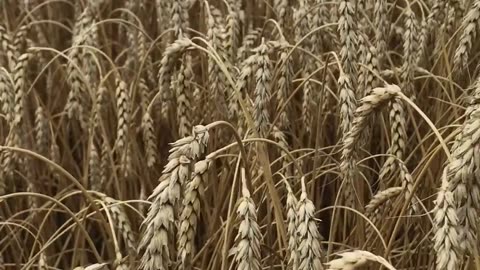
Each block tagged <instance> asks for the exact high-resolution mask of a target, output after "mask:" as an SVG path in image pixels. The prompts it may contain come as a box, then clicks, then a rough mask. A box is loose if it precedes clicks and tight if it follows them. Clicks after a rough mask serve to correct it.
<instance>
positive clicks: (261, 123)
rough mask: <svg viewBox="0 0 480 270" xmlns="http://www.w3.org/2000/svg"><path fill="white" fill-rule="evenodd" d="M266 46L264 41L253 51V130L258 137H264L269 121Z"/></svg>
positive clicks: (269, 69)
mask: <svg viewBox="0 0 480 270" xmlns="http://www.w3.org/2000/svg"><path fill="white" fill-rule="evenodd" d="M268 51H269V50H268V46H267V44H266V43H265V41H264V40H262V43H261V44H260V46H258V47H257V48H255V49H254V52H255V61H256V65H257V67H258V69H257V70H256V74H255V77H256V86H255V93H254V96H255V105H254V110H255V114H254V120H255V128H256V129H257V132H258V133H259V134H260V136H266V133H267V131H268V128H269V124H270V120H269V113H268V101H269V96H270V94H269V93H270V80H271V63H270V59H269V57H268Z"/></svg>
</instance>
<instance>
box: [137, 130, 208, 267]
mask: <svg viewBox="0 0 480 270" xmlns="http://www.w3.org/2000/svg"><path fill="white" fill-rule="evenodd" d="M208 138H209V136H208V130H207V128H206V127H204V126H200V125H199V126H195V127H194V128H193V135H192V136H189V137H185V138H182V139H180V140H177V141H176V142H174V143H172V144H171V146H172V149H170V155H169V156H168V160H169V162H168V163H167V165H165V167H164V170H163V171H162V176H161V177H160V183H159V184H158V186H157V187H156V188H155V189H154V191H153V193H152V194H151V195H150V197H149V200H153V203H152V205H151V206H150V208H149V210H148V214H147V217H146V218H145V220H144V221H143V223H142V226H143V227H144V232H143V234H142V238H141V240H140V244H139V249H140V250H143V254H142V258H141V263H140V269H143V270H154V269H155V270H157V269H160V270H167V269H170V268H169V267H170V264H171V258H170V248H171V246H172V241H173V235H172V233H173V229H174V221H175V216H176V213H177V208H178V204H179V201H180V200H181V199H182V197H181V187H182V185H183V183H185V181H187V180H188V179H190V172H191V170H190V163H191V161H196V160H197V159H198V158H199V157H200V155H202V154H203V153H205V151H206V146H207V142H208Z"/></svg>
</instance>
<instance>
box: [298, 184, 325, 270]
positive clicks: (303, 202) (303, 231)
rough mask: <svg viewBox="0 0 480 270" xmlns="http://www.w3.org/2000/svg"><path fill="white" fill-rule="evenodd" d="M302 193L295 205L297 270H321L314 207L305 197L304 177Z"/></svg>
mask: <svg viewBox="0 0 480 270" xmlns="http://www.w3.org/2000/svg"><path fill="white" fill-rule="evenodd" d="M301 183H302V193H301V195H300V200H299V201H298V203H297V222H298V226H297V242H298V246H297V248H298V269H299V270H310V269H323V265H322V261H321V259H322V248H321V246H320V240H321V235H320V233H319V232H318V227H317V223H316V222H315V206H314V205H313V202H312V201H311V200H309V199H308V197H307V187H306V184H305V177H302V179H301Z"/></svg>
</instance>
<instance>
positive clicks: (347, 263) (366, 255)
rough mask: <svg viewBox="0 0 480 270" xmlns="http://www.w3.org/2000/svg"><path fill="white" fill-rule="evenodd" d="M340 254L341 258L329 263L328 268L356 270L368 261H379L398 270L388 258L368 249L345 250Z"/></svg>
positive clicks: (391, 268)
mask: <svg viewBox="0 0 480 270" xmlns="http://www.w3.org/2000/svg"><path fill="white" fill-rule="evenodd" d="M340 256H341V258H338V259H335V260H332V261H330V262H328V263H327V266H328V269H327V270H354V269H355V268H357V267H360V266H362V265H364V264H366V263H367V262H368V261H372V262H378V263H380V264H381V265H383V266H384V267H385V268H387V269H389V270H396V269H395V267H393V266H392V265H391V264H390V263H389V262H388V261H387V260H385V259H384V258H382V257H380V256H377V255H375V254H373V253H371V252H368V251H364V250H355V251H350V252H344V253H342V254H340Z"/></svg>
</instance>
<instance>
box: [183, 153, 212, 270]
mask: <svg viewBox="0 0 480 270" xmlns="http://www.w3.org/2000/svg"><path fill="white" fill-rule="evenodd" d="M211 162H212V161H211V160H209V159H205V160H201V161H198V162H197V163H195V167H194V170H193V174H192V179H191V180H190V181H189V182H188V183H187V184H186V189H185V196H184V198H183V202H182V206H183V208H182V212H181V214H180V221H179V229H178V237H177V243H178V244H177V247H178V255H177V256H178V260H179V261H180V265H181V266H182V267H183V268H187V267H188V266H189V265H190V261H191V256H192V254H193V250H194V240H195V239H194V238H195V234H196V232H197V224H198V219H199V216H200V203H201V200H200V198H201V196H203V195H204V194H203V193H204V186H205V182H206V180H205V178H206V172H207V170H208V168H209V167H210V164H211Z"/></svg>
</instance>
